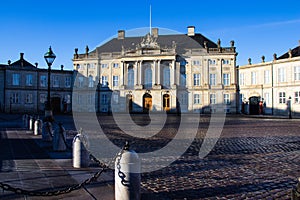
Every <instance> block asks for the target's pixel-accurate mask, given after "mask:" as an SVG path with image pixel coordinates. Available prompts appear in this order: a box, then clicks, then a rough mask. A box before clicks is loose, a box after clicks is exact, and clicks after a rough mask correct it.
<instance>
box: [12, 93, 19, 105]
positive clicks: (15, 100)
mask: <svg viewBox="0 0 300 200" xmlns="http://www.w3.org/2000/svg"><path fill="white" fill-rule="evenodd" d="M10 98H11V103H21V102H20V95H19V93H18V92H14V93H12V94H11V96H10Z"/></svg>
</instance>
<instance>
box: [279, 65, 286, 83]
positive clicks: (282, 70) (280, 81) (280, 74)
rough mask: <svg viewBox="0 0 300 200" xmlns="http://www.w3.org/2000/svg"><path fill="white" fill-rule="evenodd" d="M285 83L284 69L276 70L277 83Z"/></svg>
mask: <svg viewBox="0 0 300 200" xmlns="http://www.w3.org/2000/svg"><path fill="white" fill-rule="evenodd" d="M285 81H286V74H285V68H283V67H281V68H278V82H279V83H282V82H285Z"/></svg>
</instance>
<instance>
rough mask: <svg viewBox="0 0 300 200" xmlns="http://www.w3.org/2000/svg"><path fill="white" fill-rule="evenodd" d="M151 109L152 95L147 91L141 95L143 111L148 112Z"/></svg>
mask: <svg viewBox="0 0 300 200" xmlns="http://www.w3.org/2000/svg"><path fill="white" fill-rule="evenodd" d="M150 110H152V96H151V95H150V94H148V93H146V94H144V96H143V111H144V112H149V111H150Z"/></svg>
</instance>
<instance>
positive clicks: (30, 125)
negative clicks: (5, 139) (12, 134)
mask: <svg viewBox="0 0 300 200" xmlns="http://www.w3.org/2000/svg"><path fill="white" fill-rule="evenodd" d="M33 126H34V117H33V116H30V119H29V130H30V131H33Z"/></svg>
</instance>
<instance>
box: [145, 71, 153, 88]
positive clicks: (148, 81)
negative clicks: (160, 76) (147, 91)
mask: <svg viewBox="0 0 300 200" xmlns="http://www.w3.org/2000/svg"><path fill="white" fill-rule="evenodd" d="M144 84H145V88H151V87H152V69H151V67H147V68H146V69H145V82H144Z"/></svg>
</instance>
